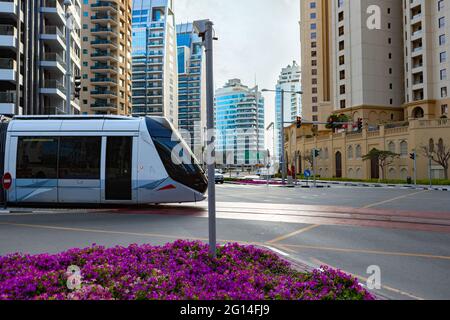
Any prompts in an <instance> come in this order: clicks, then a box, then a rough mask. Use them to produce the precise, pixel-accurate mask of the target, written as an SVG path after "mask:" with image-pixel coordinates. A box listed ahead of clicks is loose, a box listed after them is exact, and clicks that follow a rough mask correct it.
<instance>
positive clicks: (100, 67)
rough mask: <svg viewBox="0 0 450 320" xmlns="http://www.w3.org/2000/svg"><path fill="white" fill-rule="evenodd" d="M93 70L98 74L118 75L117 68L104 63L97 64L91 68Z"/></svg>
mask: <svg viewBox="0 0 450 320" xmlns="http://www.w3.org/2000/svg"><path fill="white" fill-rule="evenodd" d="M91 70H92V71H95V72H96V73H105V72H106V73H108V72H111V73H117V67H115V66H111V65H108V64H104V63H96V64H94V65H93V66H91Z"/></svg>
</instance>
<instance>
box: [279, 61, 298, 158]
mask: <svg viewBox="0 0 450 320" xmlns="http://www.w3.org/2000/svg"><path fill="white" fill-rule="evenodd" d="M300 80H301V71H300V66H299V65H298V64H297V62H295V61H294V62H293V63H292V65H288V66H287V67H286V68H283V69H282V70H281V73H280V76H279V79H278V82H277V87H276V88H277V90H276V91H277V92H276V96H275V119H276V121H275V130H276V139H275V146H274V150H275V154H274V157H275V159H279V157H280V155H281V145H280V141H281V123H282V122H283V123H289V122H294V121H295V120H296V117H297V116H299V115H301V113H302V97H301V95H300V94H299V93H298V92H300V91H301V83H300ZM282 90H283V91H284V92H285V93H284V117H283V121H282V120H281V102H282V99H281V92H282ZM286 126H288V125H285V127H286Z"/></svg>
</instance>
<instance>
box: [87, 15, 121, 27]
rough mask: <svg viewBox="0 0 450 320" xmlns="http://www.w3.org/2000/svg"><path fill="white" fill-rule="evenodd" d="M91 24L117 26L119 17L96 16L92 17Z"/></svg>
mask: <svg viewBox="0 0 450 320" xmlns="http://www.w3.org/2000/svg"><path fill="white" fill-rule="evenodd" d="M91 22H92V23H97V24H99V25H108V24H110V25H114V26H115V25H117V16H113V15H110V14H95V15H93V16H91Z"/></svg>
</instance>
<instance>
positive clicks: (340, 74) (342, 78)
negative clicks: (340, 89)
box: [339, 70, 345, 80]
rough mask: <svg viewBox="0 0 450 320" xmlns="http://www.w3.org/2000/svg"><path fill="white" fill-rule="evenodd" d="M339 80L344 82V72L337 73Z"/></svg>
mask: <svg viewBox="0 0 450 320" xmlns="http://www.w3.org/2000/svg"><path fill="white" fill-rule="evenodd" d="M339 79H340V80H344V79H345V70H341V71H339Z"/></svg>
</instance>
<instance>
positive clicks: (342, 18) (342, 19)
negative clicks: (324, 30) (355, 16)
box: [338, 12, 344, 21]
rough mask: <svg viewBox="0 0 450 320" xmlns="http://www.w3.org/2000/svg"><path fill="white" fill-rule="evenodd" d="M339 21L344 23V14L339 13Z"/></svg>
mask: <svg viewBox="0 0 450 320" xmlns="http://www.w3.org/2000/svg"><path fill="white" fill-rule="evenodd" d="M338 19H339V21H344V12H339V15H338Z"/></svg>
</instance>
